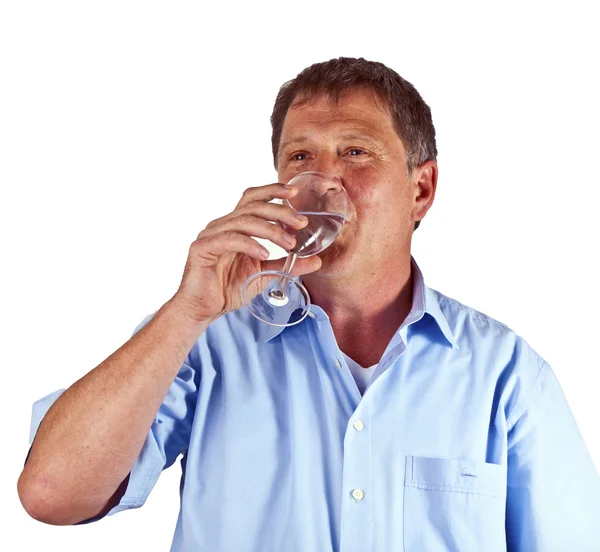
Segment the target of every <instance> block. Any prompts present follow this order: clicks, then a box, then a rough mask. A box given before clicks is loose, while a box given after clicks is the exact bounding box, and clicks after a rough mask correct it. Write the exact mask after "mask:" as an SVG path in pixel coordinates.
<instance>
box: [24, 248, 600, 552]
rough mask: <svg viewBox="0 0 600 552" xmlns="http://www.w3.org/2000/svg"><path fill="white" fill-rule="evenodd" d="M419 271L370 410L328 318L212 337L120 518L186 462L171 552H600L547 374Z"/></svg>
mask: <svg viewBox="0 0 600 552" xmlns="http://www.w3.org/2000/svg"><path fill="white" fill-rule="evenodd" d="M412 269H413V277H414V286H413V290H414V291H413V293H414V296H413V306H412V310H411V312H410V314H409V315H408V317H407V318H406V320H405V322H404V323H403V324H402V325H401V326H400V328H399V329H398V331H397V332H396V333H395V335H394V337H393V338H392V340H391V341H390V343H389V345H388V347H387V349H386V350H385V352H384V354H383V356H382V358H381V361H380V362H379V364H378V366H377V368H376V370H375V372H374V374H373V376H372V378H371V379H370V381H369V383H368V386H367V388H366V390H365V394H364V396H361V394H360V392H359V390H358V388H357V386H356V383H355V381H354V379H353V377H352V375H351V373H350V370H349V369H348V366H347V364H346V362H345V360H344V356H343V354H342V352H341V351H340V349H339V347H338V345H337V343H336V339H335V337H334V334H333V332H332V328H331V324H330V322H329V318H328V316H327V314H326V313H325V312H324V311H323V310H322V309H321V308H319V307H318V306H313V307H312V314H313V315H314V317H307V318H306V319H305V320H303V321H302V322H300V323H299V324H296V325H295V326H291V327H288V328H284V329H282V328H275V329H274V328H273V327H270V326H267V325H266V324H263V323H261V322H259V321H257V320H256V319H254V318H253V317H252V316H251V315H250V313H249V312H248V310H247V309H246V308H242V309H240V310H238V311H235V312H232V313H229V314H227V315H225V316H223V317H222V318H220V319H218V320H217V321H215V322H214V323H213V324H212V325H211V326H210V327H209V328H208V329H207V330H206V332H205V333H204V334H203V335H202V336H201V337H200V339H199V340H198V341H197V342H196V344H195V345H194V347H193V348H192V349H191V351H190V353H189V356H188V357H187V360H186V362H185V363H184V365H183V366H182V368H181V370H180V372H179V374H178V375H177V377H176V379H175V381H174V382H173V384H172V386H171V388H170V390H169V392H168V394H167V396H166V398H165V400H164V403H163V404H162V406H161V408H160V410H159V412H158V413H157V415H156V418H155V420H154V423H153V425H152V427H151V430H150V432H149V434H148V438H147V439H146V442H145V444H144V446H143V449H142V451H141V453H140V455H139V458H138V460H137V462H136V463H135V465H134V467H133V470H132V473H131V477H130V481H129V486H128V487H127V491H126V493H125V495H124V496H123V498H122V500H121V502H120V504H119V505H117V506H116V507H115V508H113V509H112V510H111V511H110V512H109V514H108V515H112V514H114V513H116V512H119V511H121V510H126V509H128V508H139V507H140V506H142V505H143V504H144V502H145V501H146V499H147V497H148V495H149V493H150V491H151V490H152V488H153V487H154V485H155V483H156V481H157V479H158V477H159V475H160V473H161V471H162V470H163V469H165V468H167V467H169V466H170V465H172V464H173V462H175V460H176V459H177V458H178V456H179V455H180V454H183V457H182V460H181V466H182V470H183V477H184V479H183V481H182V487H181V510H180V513H179V518H178V521H177V527H176V529H175V536H174V540H173V545H172V548H171V550H172V551H175V552H184V551H194V552H271V551H273V552H327V551H342V552H367V551H373V552H386V551H405V552H449V551H456V552H500V551H505V550H509V551H522V552H538V551H539V552H593V551H599V550H600V478H599V477H598V473H597V471H596V469H595V468H594V465H593V463H592V460H591V458H590V455H589V453H588V451H587V449H586V447H585V445H584V442H583V440H582V438H581V435H580V433H579V430H578V428H577V425H576V423H575V420H574V419H573V416H572V414H571V411H570V409H569V406H568V404H567V401H566V400H565V397H564V395H563V392H562V390H561V387H560V385H559V383H558V381H557V380H556V377H555V375H554V373H553V371H552V369H551V367H550V366H549V365H548V363H547V362H546V361H545V360H544V359H543V358H541V357H540V356H539V355H538V354H537V353H536V352H535V351H534V350H533V349H532V348H531V347H530V346H529V345H528V343H527V342H526V341H525V340H524V339H523V338H522V337H520V336H518V335H517V334H515V332H514V331H512V330H511V329H509V328H508V327H507V326H505V325H504V324H501V323H500V322H497V321H495V320H493V319H491V318H490V317H488V316H486V315H484V314H482V313H480V312H477V311H475V310H473V309H471V308H469V307H466V306H464V305H462V304H461V303H459V302H457V301H456V300H454V299H451V298H449V297H446V296H444V295H442V294H441V293H439V292H437V291H435V290H433V289H430V288H428V287H427V286H426V285H425V283H424V281H423V277H422V274H421V271H420V270H419V268H418V266H417V265H416V263H415V262H414V259H412ZM150 319H151V316H149V317H147V318H146V319H145V320H144V321H143V322H142V323H141V324H140V325H139V326H138V327H137V328H136V332H137V331H138V330H139V329H141V328H142V327H143V325H145V324H146V323H147V322H148V321H149V320H150ZM134 333H135V332H134ZM59 394H60V392H57V393H54V394H52V395H49V396H47V397H45V398H44V399H41V400H40V401H38V402H36V403H35V405H34V409H33V420H32V432H31V438H30V439H31V441H32V440H33V437H34V435H35V431H36V430H37V427H38V425H39V422H40V420H41V419H42V417H43V416H44V414H45V412H46V411H47V409H48V408H49V406H50V405H51V404H52V402H53V401H54V400H55V399H56V398H57V397H58V396H59Z"/></svg>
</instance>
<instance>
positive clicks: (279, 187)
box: [236, 182, 298, 209]
mask: <svg viewBox="0 0 600 552" xmlns="http://www.w3.org/2000/svg"><path fill="white" fill-rule="evenodd" d="M297 193H298V189H297V188H295V187H289V188H286V187H285V185H284V184H280V183H278V182H277V183H275V184H267V185H266V186H255V187H252V188H247V189H246V190H244V193H243V194H242V199H240V201H239V203H238V204H237V206H236V209H238V208H239V207H241V206H243V205H246V204H247V203H250V202H252V201H271V200H272V199H288V198H290V197H294V196H295V195H296V194H297Z"/></svg>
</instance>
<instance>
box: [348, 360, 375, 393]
mask: <svg viewBox="0 0 600 552" xmlns="http://www.w3.org/2000/svg"><path fill="white" fill-rule="evenodd" d="M342 354H343V355H344V358H345V359H346V364H347V365H348V368H350V372H352V376H353V377H354V381H355V382H356V386H357V387H358V390H359V391H360V394H361V395H364V393H365V389H366V388H367V385H368V384H369V381H370V380H371V376H372V375H373V372H375V369H376V368H377V364H373V366H370V367H369V368H363V367H362V366H361V365H360V364H358V363H357V362H355V361H354V360H352V359H351V358H350V357H349V356H348V355H347V354H346V353H344V352H343V351H342Z"/></svg>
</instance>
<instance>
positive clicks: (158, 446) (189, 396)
mask: <svg viewBox="0 0 600 552" xmlns="http://www.w3.org/2000/svg"><path fill="white" fill-rule="evenodd" d="M152 317H153V315H149V316H147V317H146V318H145V319H144V320H143V321H142V322H141V323H140V324H139V325H138V326H137V328H136V329H135V331H134V332H133V334H132V335H135V334H136V333H137V332H138V331H140V330H141V329H142V328H143V327H144V326H145V325H146V324H147V323H148V322H149V321H150V320H151V319H152ZM190 362H191V361H190V358H189V356H188V358H187V359H186V362H184V364H183V366H182V367H181V369H180V370H179V373H178V374H177V376H176V378H175V380H174V382H173V383H172V385H171V387H170V388H169V391H168V393H167V395H166V397H165V399H164V401H163V403H162V404H161V406H160V408H159V410H158V412H157V414H156V416H155V418H154V421H153V422H152V426H151V428H150V431H149V432H148V436H147V437H146V441H145V442H144V445H143V447H142V450H141V451H140V454H139V456H138V458H137V459H136V461H135V464H134V465H133V467H132V469H131V472H130V475H129V482H128V485H127V489H126V491H125V494H124V495H123V496H122V497H121V500H120V502H119V504H117V505H116V506H114V507H113V508H112V509H111V510H109V511H108V512H107V513H106V514H105V515H108V516H111V515H113V514H116V513H117V512H121V511H122V510H128V509H130V508H139V507H140V506H142V505H143V504H144V503H145V502H146V499H147V498H148V496H149V494H150V491H151V490H152V489H153V488H154V485H155V484H156V482H157V480H158V477H159V476H160V474H161V472H162V470H164V469H166V468H168V467H169V466H171V465H172V464H173V463H174V462H175V460H176V459H177V457H178V456H179V454H181V453H182V452H185V450H187V448H188V443H189V439H190V434H191V427H192V420H193V414H194V409H195V404H196V401H195V397H196V393H197V384H198V381H197V379H196V371H195V370H194V369H193V368H192V366H191V365H190ZM63 391H64V389H61V390H59V391H55V392H54V393H51V394H50V395H47V396H46V397H43V398H42V399H40V400H38V401H37V402H35V403H34V405H33V413H32V419H31V429H30V436H29V443H30V445H31V444H33V440H34V438H35V434H36V432H37V430H38V427H39V425H40V423H41V421H42V419H43V418H44V416H45V414H46V412H47V411H48V410H49V408H50V407H51V406H52V404H53V403H54V402H55V401H56V400H57V399H58V397H59V396H60V395H61V394H62V393H63ZM102 517H104V516H96V517H94V518H91V519H88V520H85V521H82V522H80V523H79V524H78V525H81V524H86V523H91V522H93V521H97V520H99V519H101V518H102Z"/></svg>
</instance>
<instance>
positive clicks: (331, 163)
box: [311, 156, 344, 192]
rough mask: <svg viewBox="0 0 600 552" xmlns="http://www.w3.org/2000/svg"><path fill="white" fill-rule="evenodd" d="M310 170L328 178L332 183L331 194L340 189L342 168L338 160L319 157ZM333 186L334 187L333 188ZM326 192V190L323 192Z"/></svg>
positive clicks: (342, 174)
mask: <svg viewBox="0 0 600 552" xmlns="http://www.w3.org/2000/svg"><path fill="white" fill-rule="evenodd" d="M311 170H313V171H317V172H320V173H323V174H324V175H326V176H328V177H329V179H330V180H331V181H332V182H331V183H330V186H331V188H332V189H331V190H330V191H332V192H339V191H340V190H341V188H342V182H343V176H344V168H343V166H342V163H341V161H340V160H339V159H331V158H325V156H319V158H318V159H316V160H315V163H313V165H312V166H311ZM334 186H335V187H334ZM323 191H327V190H323Z"/></svg>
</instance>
